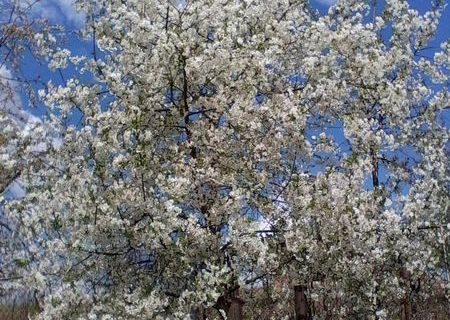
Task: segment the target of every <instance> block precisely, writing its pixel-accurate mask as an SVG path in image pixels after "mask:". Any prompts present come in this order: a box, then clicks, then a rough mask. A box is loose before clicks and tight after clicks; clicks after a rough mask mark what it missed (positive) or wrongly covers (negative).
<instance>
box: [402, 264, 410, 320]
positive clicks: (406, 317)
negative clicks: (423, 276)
mask: <svg viewBox="0 0 450 320" xmlns="http://www.w3.org/2000/svg"><path fill="white" fill-rule="evenodd" d="M400 277H401V278H402V279H403V280H405V282H406V288H407V290H406V293H405V298H404V299H403V310H402V319H403V320H412V308H411V300H410V299H409V282H410V280H411V273H410V272H409V271H408V270H406V268H402V270H400Z"/></svg>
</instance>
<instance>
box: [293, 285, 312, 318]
mask: <svg viewBox="0 0 450 320" xmlns="http://www.w3.org/2000/svg"><path fill="white" fill-rule="evenodd" d="M294 299H295V320H307V319H308V316H309V315H308V300H307V299H306V287H305V286H301V285H299V286H295V287H294Z"/></svg>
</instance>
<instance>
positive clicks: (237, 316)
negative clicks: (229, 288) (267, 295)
mask: <svg viewBox="0 0 450 320" xmlns="http://www.w3.org/2000/svg"><path fill="white" fill-rule="evenodd" d="M216 306H217V308H216V309H222V310H224V311H226V314H227V320H242V319H243V306H244V300H242V299H241V298H240V297H239V289H235V290H234V291H233V293H231V294H230V295H228V296H222V297H220V298H219V300H218V301H217V304H216Z"/></svg>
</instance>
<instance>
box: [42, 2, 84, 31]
mask: <svg viewBox="0 0 450 320" xmlns="http://www.w3.org/2000/svg"><path fill="white" fill-rule="evenodd" d="M33 11H34V14H36V15H37V16H39V17H42V18H46V19H48V20H49V21H50V22H52V23H59V24H64V25H71V26H73V27H75V28H80V27H81V26H83V24H84V15H83V14H82V13H79V12H77V11H76V9H75V5H74V3H73V0H44V1H40V2H38V3H36V4H35V5H34V7H33Z"/></svg>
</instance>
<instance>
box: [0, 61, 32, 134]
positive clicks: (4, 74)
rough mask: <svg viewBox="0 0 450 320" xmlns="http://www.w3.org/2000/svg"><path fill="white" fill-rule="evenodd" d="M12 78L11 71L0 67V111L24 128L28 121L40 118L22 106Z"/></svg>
mask: <svg viewBox="0 0 450 320" xmlns="http://www.w3.org/2000/svg"><path fill="white" fill-rule="evenodd" d="M10 79H12V74H11V72H10V71H9V70H8V69H7V68H5V67H1V68H0V111H1V112H3V113H4V114H6V115H7V117H8V118H9V119H11V120H12V121H13V122H14V124H15V125H16V126H18V127H19V128H22V129H24V128H25V127H26V126H27V125H28V124H30V123H36V122H40V120H39V119H38V118H37V117H35V116H33V115H32V114H31V113H28V112H26V111H24V110H23V108H22V101H21V99H20V96H19V89H18V88H17V85H16V84H15V83H14V81H12V80H10Z"/></svg>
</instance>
